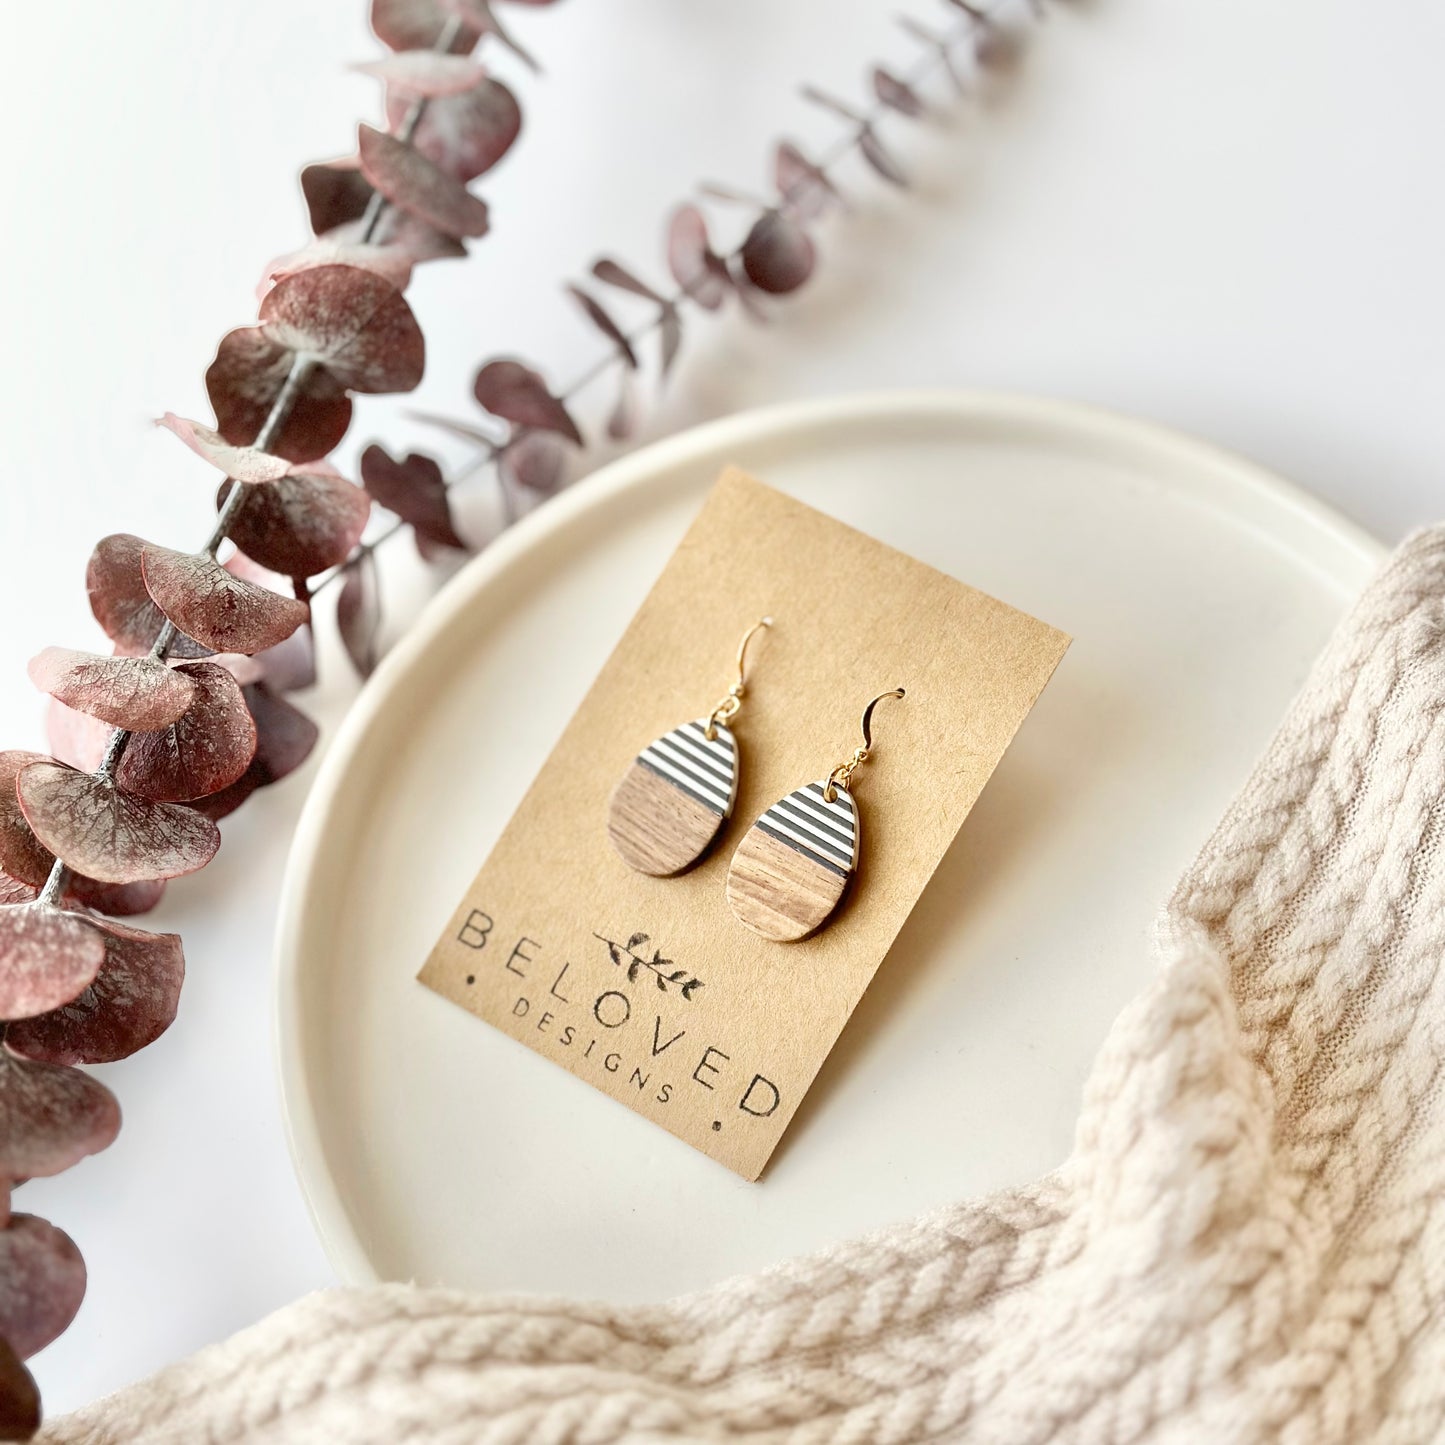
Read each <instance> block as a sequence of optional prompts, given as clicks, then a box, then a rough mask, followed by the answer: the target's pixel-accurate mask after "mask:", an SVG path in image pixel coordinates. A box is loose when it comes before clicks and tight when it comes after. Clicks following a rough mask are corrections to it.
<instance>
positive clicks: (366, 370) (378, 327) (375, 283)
mask: <svg viewBox="0 0 1445 1445" xmlns="http://www.w3.org/2000/svg"><path fill="white" fill-rule="evenodd" d="M260 318H262V325H263V328H264V329H266V332H267V335H269V337H272V338H273V340H275V341H276V342H277V344H279V345H282V347H285V348H286V350H289V351H301V353H305V354H306V355H309V357H312V358H314V360H316V361H318V363H321V366H324V367H325V368H327V371H328V373H329V374H331V376H332V377H335V380H337V381H340V383H341V384H344V386H347V387H350V389H351V390H353V392H410V390H412V389H413V387H415V386H416V384H418V383H419V381H420V379H422V368H423V364H425V355H426V348H425V344H423V341H422V331H420V327H418V324H416V318H415V316H413V315H412V308H410V306H407V305H406V301H405V299H403V296H402V293H400V292H399V290H397V289H396V288H394V286H393V285H392V283H390V282H387V280H384V279H383V277H380V276H377V275H376V273H374V272H367V270H361V269H360V267H357V266H315V267H312V269H309V270H303V272H296V273H295V275H293V276H288V277H286V279H285V280H280V282H277V283H276V285H275V286H273V288H272V289H270V290H269V292H267V293H266V299H264V301H263V302H262V308H260Z"/></svg>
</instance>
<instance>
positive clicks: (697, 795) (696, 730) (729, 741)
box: [637, 718, 738, 818]
mask: <svg viewBox="0 0 1445 1445" xmlns="http://www.w3.org/2000/svg"><path fill="white" fill-rule="evenodd" d="M713 731H714V734H715V736H714V737H713V738H711V739H709V738H708V736H707V719H706V718H700V719H699V720H698V721H697V722H690V723H684V724H683V725H682V726H681V727H680V728H674V729H673V730H672V731H671V732H670V733H665V734H664V735H663V736H662V737H660V738H658V739H657V741H656V742H655V743H651V744H649V745H648V746H647V747H645V748H644V749H643V750H642V751H641V752H640V753H639V754H638V755H637V761H638V762H639V763H641V764H642V766H643V767H644V768H647V769H649V770H650V771H651V772H654V773H656V774H657V775H658V776H659V777H662V778H665V779H666V780H667V781H668V782H669V783H671V784H672V785H673V787H675V788H681V789H682V791H683V792H684V793H686V794H687V795H688V797H690V798H693V799H695V800H696V801H697V802H699V803H701V804H702V805H703V807H705V808H707V809H708V810H709V811H710V812H713V813H716V814H717V816H718V817H719V818H726V817H729V816H730V815H731V813H732V810H733V799H734V798H735V797H736V796H737V791H738V745H737V741H736V739H734V737H733V735H732V733H731V732H729V731H728V729H727V728H726V727H725V726H724V725H723V724H722V723H718V724H717V725H716V726H715V728H714V729H713Z"/></svg>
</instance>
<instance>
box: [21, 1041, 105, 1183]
mask: <svg viewBox="0 0 1445 1445" xmlns="http://www.w3.org/2000/svg"><path fill="white" fill-rule="evenodd" d="M119 1130H120V1106H119V1105H118V1104H117V1103H116V1101H115V1095H114V1094H112V1093H111V1092H110V1090H109V1089H107V1088H106V1087H105V1085H104V1084H101V1083H100V1082H99V1081H98V1080H95V1079H92V1078H91V1077H90V1075H89V1074H82V1073H81V1072H80V1070H79V1069H65V1068H60V1067H58V1066H57V1065H55V1064H32V1063H30V1062H29V1061H27V1060H24V1059H18V1058H16V1057H15V1056H14V1055H13V1054H11V1053H8V1052H5V1051H3V1050H0V1177H3V1178H6V1179H34V1178H41V1177H48V1176H50V1175H52V1174H61V1173H64V1171H65V1170H67V1169H69V1168H70V1167H71V1165H73V1164H78V1163H79V1162H80V1161H81V1160H82V1159H84V1158H85V1156H86V1155H87V1154H96V1153H99V1152H100V1150H102V1149H104V1148H105V1147H106V1145H108V1144H109V1143H110V1142H111V1140H112V1139H114V1138H115V1136H116V1134H117V1133H118V1132H119Z"/></svg>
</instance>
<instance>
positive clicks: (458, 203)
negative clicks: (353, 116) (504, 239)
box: [359, 125, 488, 239]
mask: <svg viewBox="0 0 1445 1445" xmlns="http://www.w3.org/2000/svg"><path fill="white" fill-rule="evenodd" d="M359 135H360V151H361V170H362V174H363V175H364V176H365V177H366V179H367V180H368V181H370V182H371V184H372V185H373V186H375V187H376V189H377V190H379V191H380V192H381V193H382V195H384V196H385V197H386V198H387V200H388V201H390V202H391V203H392V204H393V205H394V206H400V207H401V209H402V210H404V211H410V212H411V213H412V215H414V216H420V217H421V218H422V220H423V221H425V222H426V223H427V224H428V225H429V226H435V227H436V229H437V230H439V231H441V232H443V233H444V234H445V235H448V236H455V237H457V238H458V239H460V238H461V237H463V236H484V235H486V233H487V227H488V219H487V203H486V202H485V201H483V200H482V199H480V197H477V196H474V195H472V193H471V192H470V191H469V190H467V188H466V187H465V186H464V185H463V184H462V183H461V182H460V181H459V180H457V179H456V178H455V177H453V176H449V175H448V174H447V173H446V172H445V171H443V170H442V169H441V168H440V167H439V166H437V165H435V164H434V163H433V162H432V161H430V160H428V159H427V158H426V156H424V155H423V154H422V153H421V152H420V151H419V150H417V149H415V148H414V147H412V146H409V145H406V144H404V143H403V142H402V141H399V140H397V138H396V137H395V136H390V135H387V134H386V132H385V131H379V130H377V129H376V128H375V127H374V126H369V125H363V126H362V127H361V128H360V132H359Z"/></svg>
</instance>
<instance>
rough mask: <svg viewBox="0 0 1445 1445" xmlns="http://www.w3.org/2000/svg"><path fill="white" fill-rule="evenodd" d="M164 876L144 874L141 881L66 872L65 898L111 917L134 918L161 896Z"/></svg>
mask: <svg viewBox="0 0 1445 1445" xmlns="http://www.w3.org/2000/svg"><path fill="white" fill-rule="evenodd" d="M165 891H166V884H165V879H163V878H148V879H146V880H145V881H144V882H142V883H100V882H98V881H97V880H96V879H94V878H86V877H84V876H83V875H82V874H79V873H72V874H70V878H69V882H67V883H66V885H65V901H66V902H67V903H78V904H79V905H80V906H81V907H82V908H93V909H94V910H95V911H96V912H97V913H109V914H110V915H111V916H112V917H113V918H134V917H135V916H136V915H137V914H141V913H149V912H150V911H151V909H152V908H154V907H155V906H156V905H157V904H158V903H159V902H160V901H161V898H162V897H163V896H164V894H165Z"/></svg>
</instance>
